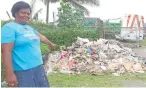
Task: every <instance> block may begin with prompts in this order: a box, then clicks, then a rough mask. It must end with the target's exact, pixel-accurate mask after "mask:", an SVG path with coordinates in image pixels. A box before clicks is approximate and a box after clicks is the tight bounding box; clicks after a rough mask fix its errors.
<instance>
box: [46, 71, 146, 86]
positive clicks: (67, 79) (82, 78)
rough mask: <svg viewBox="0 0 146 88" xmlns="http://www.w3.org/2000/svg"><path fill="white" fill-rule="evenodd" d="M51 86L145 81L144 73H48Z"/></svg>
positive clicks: (105, 84)
mask: <svg viewBox="0 0 146 88" xmlns="http://www.w3.org/2000/svg"><path fill="white" fill-rule="evenodd" d="M48 78H49V82H50V85H51V87H121V86H122V82H123V81H124V80H141V81H144V82H146V74H145V73H144V74H138V73H136V74H123V75H121V76H118V77H116V76H113V75H112V74H106V75H103V76H93V75H90V74H80V75H79V74H78V75H77V74H76V75H69V74H59V73H57V74H53V73H50V74H49V75H48Z"/></svg>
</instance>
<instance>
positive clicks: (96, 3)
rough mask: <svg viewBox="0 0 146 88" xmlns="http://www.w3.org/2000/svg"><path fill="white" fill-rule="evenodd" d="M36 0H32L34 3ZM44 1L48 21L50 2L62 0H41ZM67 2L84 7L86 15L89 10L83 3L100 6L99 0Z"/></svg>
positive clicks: (68, 0)
mask: <svg viewBox="0 0 146 88" xmlns="http://www.w3.org/2000/svg"><path fill="white" fill-rule="evenodd" d="M35 1H36V0H32V3H33V4H34V3H35ZM41 1H42V2H44V4H45V5H46V8H47V13H46V23H48V21H49V3H56V2H59V1H60V0H41ZM65 1H66V2H69V3H70V4H72V5H73V6H74V7H78V8H80V9H82V10H83V11H84V12H85V14H86V15H89V11H88V9H87V8H85V7H84V6H83V5H82V4H87V5H91V6H99V0H65Z"/></svg>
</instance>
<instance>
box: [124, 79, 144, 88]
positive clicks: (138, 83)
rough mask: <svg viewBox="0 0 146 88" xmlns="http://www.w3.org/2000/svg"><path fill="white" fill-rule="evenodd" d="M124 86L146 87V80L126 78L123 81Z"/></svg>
mask: <svg viewBox="0 0 146 88" xmlns="http://www.w3.org/2000/svg"><path fill="white" fill-rule="evenodd" d="M122 85H123V86H122V87H124V88H125V87H127V88H128V87H131V88H133V87H134V88H139V87H144V88H145V87H146V82H143V81H140V80H125V81H123V83H122Z"/></svg>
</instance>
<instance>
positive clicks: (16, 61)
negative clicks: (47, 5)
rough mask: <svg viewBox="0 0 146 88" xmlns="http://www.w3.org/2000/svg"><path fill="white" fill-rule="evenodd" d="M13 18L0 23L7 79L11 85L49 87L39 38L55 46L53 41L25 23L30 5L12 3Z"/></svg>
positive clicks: (28, 17) (28, 16)
mask: <svg viewBox="0 0 146 88" xmlns="http://www.w3.org/2000/svg"><path fill="white" fill-rule="evenodd" d="M11 12H12V16H13V17H14V18H15V21H14V22H9V23H7V24H5V25H4V26H3V27H2V30H1V32H2V33H1V44H2V59H3V65H4V68H5V75H6V82H7V83H8V86H10V87H16V86H17V87H49V82H48V80H47V76H46V74H45V71H44V68H43V66H42V64H43V61H42V55H41V50H40V40H41V41H42V42H44V43H45V44H47V45H49V46H50V48H55V46H56V45H55V44H53V43H52V42H51V41H49V40H48V39H47V38H46V37H45V36H43V35H42V34H40V33H39V32H37V31H36V30H35V29H34V28H33V27H31V26H29V25H27V22H28V20H29V19H30V16H31V8H30V5H29V4H28V3H26V2H23V1H20V2H17V3H15V4H14V5H13V7H12V9H11Z"/></svg>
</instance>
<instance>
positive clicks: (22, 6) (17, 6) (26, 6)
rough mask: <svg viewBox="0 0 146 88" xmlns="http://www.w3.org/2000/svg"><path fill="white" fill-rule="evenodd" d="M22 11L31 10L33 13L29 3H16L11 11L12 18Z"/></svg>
mask: <svg viewBox="0 0 146 88" xmlns="http://www.w3.org/2000/svg"><path fill="white" fill-rule="evenodd" d="M20 9H30V12H31V7H30V5H29V4H28V3H26V2H24V1H19V2H16V3H15V4H14V5H13V7H12V9H11V13H12V16H13V17H15V13H17V12H18V11H19V10H20Z"/></svg>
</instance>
